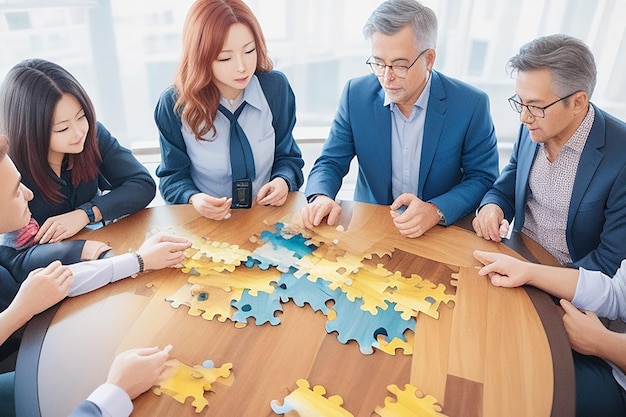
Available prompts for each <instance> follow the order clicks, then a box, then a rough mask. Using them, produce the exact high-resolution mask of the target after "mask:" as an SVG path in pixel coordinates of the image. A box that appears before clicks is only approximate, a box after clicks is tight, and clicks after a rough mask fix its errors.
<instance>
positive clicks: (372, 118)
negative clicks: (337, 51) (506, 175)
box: [301, 0, 498, 237]
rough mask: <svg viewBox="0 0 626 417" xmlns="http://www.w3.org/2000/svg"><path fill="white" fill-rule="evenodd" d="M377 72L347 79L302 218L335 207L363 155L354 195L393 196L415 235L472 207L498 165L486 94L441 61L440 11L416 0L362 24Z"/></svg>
mask: <svg viewBox="0 0 626 417" xmlns="http://www.w3.org/2000/svg"><path fill="white" fill-rule="evenodd" d="M363 32H364V34H365V37H366V38H369V39H370V41H371V48H372V56H371V57H370V58H369V59H368V61H367V63H368V64H369V65H370V67H371V68H372V71H373V74H371V75H368V76H365V77H361V78H357V79H353V80H351V81H349V82H348V83H347V85H346V87H345V89H344V91H343V94H342V97H341V99H340V103H339V109H338V111H337V114H336V116H335V119H334V121H333V124H332V126H331V130H330V135H329V137H328V139H327V140H326V142H325V144H324V148H323V150H322V154H321V156H320V157H319V158H318V159H317V161H316V162H315V164H314V166H313V168H312V169H311V172H310V174H309V178H308V181H307V186H306V191H305V193H306V196H307V200H308V201H309V204H308V205H307V206H306V207H305V208H303V210H302V213H301V214H302V219H303V223H304V226H305V227H308V228H312V227H314V226H317V225H319V224H320V223H321V221H322V220H323V219H324V218H325V217H328V219H327V223H328V224H329V225H334V224H336V222H337V220H338V218H339V213H340V211H341V208H340V206H339V205H338V204H337V203H336V202H335V201H334V198H335V196H336V195H337V192H338V191H339V189H340V187H341V182H342V179H343V177H344V176H345V175H346V174H347V173H348V170H349V166H350V161H351V160H352V159H353V158H354V156H356V157H357V159H358V162H359V171H358V179H357V184H356V189H355V193H354V199H355V200H356V201H361V202H366V203H373V204H385V205H391V206H390V209H391V216H392V217H393V221H394V223H395V225H396V227H397V228H398V230H399V231H400V233H401V234H403V235H404V236H407V237H418V236H420V235H422V234H423V233H425V232H426V231H428V230H429V229H430V228H432V227H433V226H435V225H436V224H444V225H448V224H451V223H454V222H455V221H456V220H458V219H459V218H461V217H463V216H465V215H467V214H469V213H471V212H472V211H474V210H475V209H476V207H478V203H479V202H480V199H481V198H482V196H483V195H484V194H485V192H486V191H487V190H488V189H489V187H491V185H492V184H493V181H494V180H495V178H496V177H497V175H498V154H497V147H496V145H497V144H496V137H495V130H494V126H493V122H492V120H491V116H490V113H489V100H488V97H487V95H486V94H485V93H484V92H482V91H479V90H478V89H476V88H474V87H471V86H469V85H468V84H465V83H462V82H460V81H458V80H455V79H452V78H449V77H447V76H445V75H443V74H441V73H439V72H437V71H435V70H433V65H434V63H435V58H436V52H435V49H434V48H435V44H436V38H437V18H436V16H435V14H434V13H433V11H432V10H431V9H429V8H427V7H424V6H422V5H421V4H420V3H418V2H416V1H415V0H388V1H385V2H384V3H382V4H381V5H380V6H379V7H378V8H377V9H376V10H375V11H374V12H373V13H372V15H371V16H370V18H369V20H368V21H367V23H366V24H365V27H364V29H363Z"/></svg>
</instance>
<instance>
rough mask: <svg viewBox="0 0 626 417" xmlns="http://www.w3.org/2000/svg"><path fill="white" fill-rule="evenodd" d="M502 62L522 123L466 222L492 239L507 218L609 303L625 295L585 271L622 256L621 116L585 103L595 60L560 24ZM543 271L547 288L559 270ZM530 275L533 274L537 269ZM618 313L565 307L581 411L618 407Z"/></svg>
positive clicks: (580, 294)
mask: <svg viewBox="0 0 626 417" xmlns="http://www.w3.org/2000/svg"><path fill="white" fill-rule="evenodd" d="M508 67H509V69H510V71H511V72H512V73H516V74H517V80H516V86H515V92H516V94H515V95H514V96H513V97H511V98H510V99H509V103H510V104H511V107H512V108H513V110H515V111H516V112H518V113H519V114H520V121H521V122H522V125H521V127H520V131H519V135H518V138H517V141H516V142H515V146H514V148H513V153H512V155H511V160H510V162H509V164H508V165H507V166H506V167H505V168H504V170H503V171H502V173H501V175H500V177H499V178H498V180H497V181H496V183H495V184H494V186H493V188H492V189H491V190H490V191H489V192H488V193H487V194H486V195H485V198H484V199H483V201H482V203H481V205H482V207H481V208H480V211H479V212H478V215H477V216H476V218H475V219H474V221H473V225H474V228H475V230H476V232H477V233H478V235H479V236H483V237H484V238H485V239H488V240H495V241H500V237H501V234H500V233H502V235H505V234H506V232H507V229H508V222H509V221H510V220H511V219H512V218H514V223H513V227H514V230H522V231H523V232H525V233H526V234H528V235H529V236H530V237H532V238H533V239H534V240H536V241H537V242H539V243H540V244H541V245H542V246H544V247H545V248H546V249H548V251H550V252H551V253H552V255H554V256H555V257H556V258H557V259H558V260H559V261H560V262H561V263H562V264H563V265H565V266H571V267H576V268H580V269H579V272H580V274H582V275H584V274H588V275H589V279H587V280H586V281H585V280H582V278H581V280H580V281H579V282H578V286H576V299H575V300H577V301H578V303H579V305H587V306H588V308H590V309H592V307H593V306H595V308H593V309H592V310H594V311H608V310H607V309H609V310H610V309H611V308H612V309H614V310H611V311H616V310H615V309H616V308H618V307H620V306H623V305H626V304H625V301H624V299H623V298H620V297H619V296H611V294H610V291H609V288H608V287H609V286H610V285H613V284H609V282H610V280H608V281H606V280H605V281H603V280H602V279H601V274H599V273H598V272H590V271H601V272H602V273H604V274H605V275H607V276H609V277H613V276H614V275H615V271H616V269H617V268H618V267H619V265H620V261H621V260H622V259H624V258H626V124H624V123H623V122H622V121H620V120H617V119H616V118H614V117H612V116H611V115H609V114H607V113H606V112H604V111H602V110H601V109H599V108H598V107H597V106H595V105H593V104H590V103H589V98H590V97H591V94H592V93H593V89H594V87H595V83H596V66H595V62H594V58H593V54H592V53H591V51H590V50H589V48H588V47H587V46H586V45H585V44H584V43H583V42H581V41H580V40H578V39H575V38H573V37H571V36H567V35H561V34H558V35H551V36H545V37H542V38H538V39H535V40H533V41H531V42H529V43H527V44H526V45H524V46H522V47H521V49H520V51H519V53H518V54H517V55H515V56H514V57H513V58H511V59H510V60H509V63H508ZM478 255H480V254H478ZM488 256H489V257H491V256H492V255H488ZM495 256H497V255H495ZM479 257H480V258H482V255H481V256H479ZM482 261H484V262H483V263H490V262H492V261H491V259H489V258H482ZM494 265H495V264H494ZM498 265H499V266H495V268H496V269H495V270H497V272H498V274H500V277H502V279H504V280H508V279H509V275H507V274H513V275H515V274H518V275H519V274H520V273H521V272H520V268H518V266H519V265H511V266H512V268H508V267H507V266H506V263H504V264H501V263H500V261H498ZM622 265H626V263H622ZM491 268H492V269H493V268H494V267H491ZM585 270H586V271H585ZM546 271H547V270H546ZM620 271H622V270H620ZM547 272H548V274H544V275H546V276H545V278H546V279H547V278H550V274H552V278H553V283H552V284H553V285H552V288H553V289H554V288H555V287H554V282H557V281H559V280H562V277H561V276H560V275H563V274H560V273H558V271H557V270H555V271H553V272H550V271H547ZM555 272H556V273H555ZM559 274H560V275H559ZM593 274H596V275H593ZM530 276H531V277H532V279H533V280H535V278H536V283H539V281H540V279H539V278H541V279H543V278H542V277H539V276H537V274H530ZM575 276H576V275H575ZM594 276H595V277H596V279H597V281H595V284H594V280H593V279H592V278H593V277H594ZM496 279H498V278H496ZM618 279H619V276H618V275H616V276H615V278H613V281H615V280H618ZM545 282H548V281H545ZM531 283H534V284H536V283H535V281H532V282H531ZM585 283H586V284H585ZM583 284H585V285H583ZM614 284H615V288H618V287H619V284H620V283H619V282H616V283H614ZM539 286H540V287H541V285H539ZM542 288H543V287H542ZM550 292H552V293H555V294H557V295H558V293H559V291H554V290H550ZM561 292H562V291H561ZM585 300H586V301H585ZM599 306H602V308H600V307H599ZM610 314H613V313H610ZM619 317H620V315H614V316H613V317H610V316H609V317H608V318H610V319H616V320H613V321H610V322H607V321H605V323H603V324H604V325H606V326H607V328H605V327H604V326H602V324H601V322H600V321H599V320H598V317H596V316H595V314H592V313H590V312H582V313H581V312H578V311H577V310H575V309H569V310H568V311H567V312H566V315H565V316H564V318H563V321H564V323H565V328H566V330H567V332H568V337H569V340H570V344H571V345H572V347H573V349H574V354H573V355H574V370H575V376H576V415H577V416H579V417H582V416H596V417H601V416H607V417H608V416H618V415H619V416H623V415H625V413H626V376H625V375H624V372H625V371H626V369H624V368H623V365H621V364H620V362H619V361H617V362H616V361H615V359H614V358H622V357H624V352H625V350H626V338H625V337H624V336H625V334H624V333H626V323H624V321H623V320H621V319H620V318H619ZM620 366H622V367H620Z"/></svg>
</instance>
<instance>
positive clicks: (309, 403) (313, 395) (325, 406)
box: [270, 379, 353, 417]
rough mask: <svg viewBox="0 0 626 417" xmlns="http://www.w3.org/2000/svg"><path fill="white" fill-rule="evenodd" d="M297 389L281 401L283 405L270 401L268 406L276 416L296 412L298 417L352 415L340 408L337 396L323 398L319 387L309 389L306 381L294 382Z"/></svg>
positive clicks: (322, 388) (340, 403) (324, 392)
mask: <svg viewBox="0 0 626 417" xmlns="http://www.w3.org/2000/svg"><path fill="white" fill-rule="evenodd" d="M296 384H297V385H298V388H297V389H295V390H294V391H292V392H291V393H290V394H289V395H287V396H286V397H285V398H284V399H283V404H282V405H280V404H278V401H276V400H272V402H271V403H270V406H271V407H272V410H274V412H275V413H276V414H286V413H289V412H292V411H293V412H296V413H297V415H298V416H299V417H319V416H324V417H352V416H353V414H352V413H350V412H349V411H348V410H346V409H344V408H343V407H342V404H343V398H341V397H340V396H339V395H333V396H330V397H328V398H326V397H324V394H326V390H325V389H324V387H323V386H321V385H316V386H314V387H313V389H311V388H310V385H309V382H308V381H307V380H306V379H299V380H298V381H296Z"/></svg>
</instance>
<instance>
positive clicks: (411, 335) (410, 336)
mask: <svg viewBox="0 0 626 417" xmlns="http://www.w3.org/2000/svg"><path fill="white" fill-rule="evenodd" d="M404 336H405V338H406V340H402V339H401V338H399V337H394V338H393V339H391V341H389V342H388V341H387V337H386V336H385V335H383V334H379V335H377V336H376V342H375V343H374V345H373V346H374V347H375V348H377V349H379V350H381V351H383V352H385V353H386V354H388V355H395V354H396V351H397V350H398V349H401V350H403V351H404V354H405V355H412V354H413V346H414V345H415V332H413V331H411V330H407V331H406V332H404Z"/></svg>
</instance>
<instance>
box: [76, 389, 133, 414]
mask: <svg viewBox="0 0 626 417" xmlns="http://www.w3.org/2000/svg"><path fill="white" fill-rule="evenodd" d="M87 401H91V402H92V403H94V404H95V405H97V406H98V408H100V411H102V416H103V417H128V416H130V413H132V412H133V402H132V401H131V400H130V397H129V396H128V394H127V393H126V392H125V391H124V390H123V389H121V388H120V387H118V386H117V385H114V384H109V383H104V384H102V385H100V386H99V387H98V388H96V389H95V390H94V391H93V392H92V393H91V395H89V397H87Z"/></svg>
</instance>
